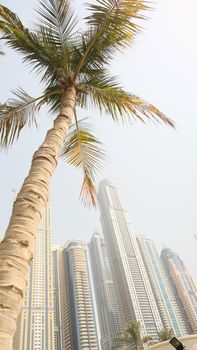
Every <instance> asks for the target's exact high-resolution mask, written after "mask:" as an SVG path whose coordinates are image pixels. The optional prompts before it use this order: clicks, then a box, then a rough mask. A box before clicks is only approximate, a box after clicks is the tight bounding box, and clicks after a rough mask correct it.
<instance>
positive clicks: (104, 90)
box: [80, 70, 174, 127]
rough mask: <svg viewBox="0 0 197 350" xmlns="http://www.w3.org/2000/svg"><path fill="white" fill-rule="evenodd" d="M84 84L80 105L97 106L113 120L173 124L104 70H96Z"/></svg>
mask: <svg viewBox="0 0 197 350" xmlns="http://www.w3.org/2000/svg"><path fill="white" fill-rule="evenodd" d="M84 85H85V86H86V87H87V92H88V94H87V93H86V92H85V93H84V94H82V96H81V99H80V106H81V107H82V108H87V107H99V109H100V112H101V113H104V114H108V115H110V116H111V117H112V118H113V120H114V121H119V120H120V118H121V120H122V122H123V123H124V122H125V121H131V118H134V119H137V120H139V121H141V122H142V123H145V122H146V121H147V120H150V121H153V122H156V121H157V122H158V123H160V122H161V121H162V122H164V123H166V124H168V125H170V126H172V127H173V126H174V124H173V122H172V121H171V120H170V119H169V118H167V117H166V116H165V115H164V114H163V113H162V112H160V111H159V110H158V109H157V108H156V107H155V106H153V105H152V104H150V103H147V102H145V101H144V100H142V99H141V98H140V97H138V96H136V95H132V94H129V93H128V92H125V91H124V90H123V89H122V88H121V87H120V86H119V85H118V83H117V82H116V78H114V77H110V76H108V75H107V74H106V73H105V70H98V72H97V74H94V76H93V77H92V78H91V77H90V79H89V80H87V81H86V82H85V83H84Z"/></svg>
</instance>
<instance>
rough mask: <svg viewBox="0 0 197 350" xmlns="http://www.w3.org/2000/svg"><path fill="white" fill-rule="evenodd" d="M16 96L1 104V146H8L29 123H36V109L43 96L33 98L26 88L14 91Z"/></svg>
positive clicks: (30, 124)
mask: <svg viewBox="0 0 197 350" xmlns="http://www.w3.org/2000/svg"><path fill="white" fill-rule="evenodd" d="M14 94H15V96H16V98H13V99H10V100H9V101H8V103H6V104H3V105H1V106H0V147H1V148H7V147H9V146H10V145H12V143H13V142H14V141H15V139H17V138H18V137H19V135H20V132H21V130H22V129H23V128H24V127H25V126H26V125H27V126H32V125H35V126H36V125H37V124H36V115H35V113H36V110H37V108H38V104H39V103H40V102H41V98H40V97H39V98H36V99H35V98H33V97H31V96H29V95H28V94H27V93H26V92H25V91H24V90H22V89H18V90H16V91H15V92H14Z"/></svg>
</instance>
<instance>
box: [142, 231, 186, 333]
mask: <svg viewBox="0 0 197 350" xmlns="http://www.w3.org/2000/svg"><path fill="white" fill-rule="evenodd" d="M137 242H138V246H139V248H140V252H141V255H142V258H143V261H144V264H145V267H146V271H147V274H148V277H149V281H150V283H151V287H152V291H153V293H154V296H155V300H156V303H157V306H158V309H159V313H160V316H161V319H162V322H163V325H164V327H165V328H168V329H171V328H172V329H173V331H174V334H175V335H176V336H178V337H179V336H181V335H183V334H184V330H182V328H181V324H180V323H179V318H178V314H177V308H176V304H175V303H174V301H173V295H172V292H171V290H170V288H169V284H168V279H167V276H166V273H165V271H164V268H163V266H162V263H161V260H160V257H159V254H158V252H157V249H156V246H155V244H154V242H153V240H152V239H150V238H148V237H147V236H145V235H137Z"/></svg>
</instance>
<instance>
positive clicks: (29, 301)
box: [14, 202, 54, 350]
mask: <svg viewBox="0 0 197 350" xmlns="http://www.w3.org/2000/svg"><path fill="white" fill-rule="evenodd" d="M14 349H15V350H54V310H53V275H52V228H51V208H50V203H49V202H48V203H47V204H46V207H45V209H44V212H43V217H42V221H41V223H40V226H39V230H38V234H37V237H36V245H35V252H34V258H33V261H32V264H31V267H30V273H29V279H28V285H27V289H26V294H25V300H24V306H23V308H22V312H21V314H20V316H19V319H18V324H17V331H16V335H15V339H14Z"/></svg>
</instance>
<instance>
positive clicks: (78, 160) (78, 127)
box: [62, 119, 106, 206]
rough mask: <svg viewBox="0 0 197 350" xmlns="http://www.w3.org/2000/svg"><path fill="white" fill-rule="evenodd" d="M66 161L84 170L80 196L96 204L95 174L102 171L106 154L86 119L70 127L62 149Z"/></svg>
mask: <svg viewBox="0 0 197 350" xmlns="http://www.w3.org/2000/svg"><path fill="white" fill-rule="evenodd" d="M62 157H63V158H65V159H66V161H67V162H68V163H69V164H70V165H72V166H74V167H77V168H79V169H81V170H82V172H83V184H82V187H81V192H80V197H81V199H82V200H83V201H84V203H85V204H90V203H92V204H93V205H94V206H95V204H96V186H95V176H96V174H97V173H98V172H99V171H100V169H101V167H102V165H103V162H104V161H105V160H106V155H105V153H104V151H103V148H102V144H101V142H100V141H98V139H97V138H96V137H95V136H94V135H93V134H92V132H91V130H90V126H89V125H88V124H87V122H85V121H84V120H80V121H77V119H76V123H75V125H73V126H72V127H71V129H70V133H69V135H68V139H67V141H66V143H65V146H64V148H63V151H62Z"/></svg>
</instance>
